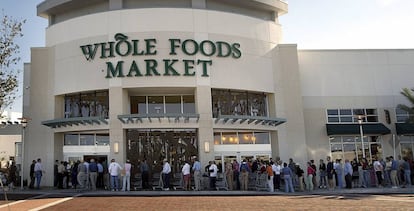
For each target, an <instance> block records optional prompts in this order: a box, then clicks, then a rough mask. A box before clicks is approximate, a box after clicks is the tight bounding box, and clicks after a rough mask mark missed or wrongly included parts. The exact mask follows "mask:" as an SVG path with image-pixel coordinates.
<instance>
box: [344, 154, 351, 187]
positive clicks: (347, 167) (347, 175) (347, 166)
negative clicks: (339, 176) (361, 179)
mask: <svg viewBox="0 0 414 211" xmlns="http://www.w3.org/2000/svg"><path fill="white" fill-rule="evenodd" d="M352 174H353V169H352V165H351V163H350V162H349V160H348V159H346V160H345V166H344V175H345V183H346V188H348V189H351V188H352Z"/></svg>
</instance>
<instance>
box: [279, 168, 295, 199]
mask: <svg viewBox="0 0 414 211" xmlns="http://www.w3.org/2000/svg"><path fill="white" fill-rule="evenodd" d="M282 173H283V179H284V180H285V192H286V193H289V192H291V193H294V192H295V189H294V188H293V183H292V176H293V173H292V170H291V169H290V168H289V167H288V164H287V163H283V169H282Z"/></svg>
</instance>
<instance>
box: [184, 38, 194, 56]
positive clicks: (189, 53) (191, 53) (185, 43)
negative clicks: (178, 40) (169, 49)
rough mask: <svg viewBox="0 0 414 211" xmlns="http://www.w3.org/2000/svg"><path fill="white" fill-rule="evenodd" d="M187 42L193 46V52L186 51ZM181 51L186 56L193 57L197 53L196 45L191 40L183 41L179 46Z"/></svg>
mask: <svg viewBox="0 0 414 211" xmlns="http://www.w3.org/2000/svg"><path fill="white" fill-rule="evenodd" d="M189 42H190V43H192V44H193V52H189V51H188V49H187V43H189ZM181 50H182V51H183V52H184V53H185V54H187V55H190V56H192V55H195V54H196V53H197V52H198V44H197V42H196V41H195V40H191V39H188V40H185V41H184V42H183V44H182V45H181Z"/></svg>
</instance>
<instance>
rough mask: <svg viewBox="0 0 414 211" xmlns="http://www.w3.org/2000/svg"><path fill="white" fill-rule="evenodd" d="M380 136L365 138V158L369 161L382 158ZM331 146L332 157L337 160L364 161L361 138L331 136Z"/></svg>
mask: <svg viewBox="0 0 414 211" xmlns="http://www.w3.org/2000/svg"><path fill="white" fill-rule="evenodd" d="M380 138H381V137H380V136H366V137H364V151H365V156H366V157H367V158H368V160H369V161H372V159H373V158H378V159H380V158H382V155H383V153H382V146H381V144H380ZM329 142H330V146H331V155H332V158H333V159H334V160H335V159H343V160H344V159H348V160H353V159H355V158H358V160H359V159H362V157H363V153H362V143H361V137H360V136H331V137H329Z"/></svg>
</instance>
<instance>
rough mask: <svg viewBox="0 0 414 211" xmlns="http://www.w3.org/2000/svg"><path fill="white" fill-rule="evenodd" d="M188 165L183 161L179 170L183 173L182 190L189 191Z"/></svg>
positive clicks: (189, 176)
mask: <svg viewBox="0 0 414 211" xmlns="http://www.w3.org/2000/svg"><path fill="white" fill-rule="evenodd" d="M190 169H191V167H190V164H188V162H187V161H185V163H184V166H183V168H182V170H181V172H182V173H183V180H184V190H191V189H190V187H191V183H190V178H191V174H190Z"/></svg>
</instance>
